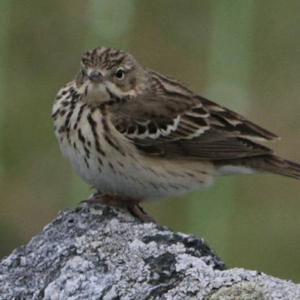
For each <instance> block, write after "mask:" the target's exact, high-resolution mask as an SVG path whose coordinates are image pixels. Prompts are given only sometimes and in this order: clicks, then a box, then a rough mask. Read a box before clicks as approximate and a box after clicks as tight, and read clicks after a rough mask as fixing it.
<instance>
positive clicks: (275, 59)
mask: <svg viewBox="0 0 300 300" xmlns="http://www.w3.org/2000/svg"><path fill="white" fill-rule="evenodd" d="M299 20H300V1H298V0H295V1H279V0H278V1H277V0H276V1H274V0H273V1H271V0H265V1H259V0H256V1H250V0H247V1H246V0H245V1H242V0H218V1H208V0H207V1H203V0H201V1H200V0H199V1H197V0H195V1H192V0H189V1H177V0H176V1H175V0H163V1H158V0H152V1H146V0H143V1H142V0H139V1H130V0H128V1H127V0H126V1H124V0H114V1H111V0H105V1H100V0H99V1H71V0H70V1H60V0H57V1H38V0H35V1H33V0H32V1H17V0H16V1H14V0H3V1H1V2H0V95H1V97H0V188H1V194H0V195H1V198H0V201H1V202H0V203H1V206H0V256H4V255H7V254H8V253H9V252H10V251H12V249H13V248H15V247H16V246H19V245H21V244H23V243H26V242H27V241H28V240H29V239H30V238H31V237H32V236H33V235H34V234H36V233H38V232H39V231H40V230H41V229H42V228H43V226H44V225H45V224H47V223H48V222H49V221H50V220H51V219H53V218H54V217H55V215H56V214H57V212H58V211H59V210H62V209H65V208H67V207H74V206H76V205H77V203H78V202H79V201H80V200H83V199H85V198H86V197H87V196H88V195H89V194H90V193H91V192H92V190H91V189H90V188H89V187H88V186H87V185H86V184H84V183H83V182H82V181H81V180H80V179H79V178H78V177H77V176H76V175H75V174H74V172H73V171H72V170H71V168H70V165H69V163H68V162H67V161H66V160H65V159H63V157H62V155H61V154H60V152H59V149H58V145H57V142H56V140H55V137H54V134H53V130H52V122H51V119H50V113H51V107H52V103H53V99H54V96H55V94H56V92H57V90H58V89H59V88H60V87H61V86H62V85H63V84H64V83H66V82H67V81H69V80H71V79H73V77H74V75H75V72H77V70H78V67H79V59H80V55H81V53H82V52H83V51H85V50H87V49H89V48H94V47H96V46H112V47H116V48H121V49H124V50H127V51H129V52H131V53H132V54H134V55H135V56H136V57H137V58H138V60H139V61H140V62H142V63H143V64H144V65H146V66H148V67H150V68H153V69H156V70H158V71H160V72H163V73H166V74H169V75H171V76H173V77H175V78H178V79H180V80H182V81H183V82H185V83H187V84H188V85H189V86H190V87H191V88H193V89H194V90H195V91H197V92H199V93H200V94H202V95H203V96H206V97H208V98H210V99H212V100H214V101H217V102H218V103H221V104H223V105H226V106H229V107H230V108H232V109H234V110H236V111H238V112H240V113H242V114H244V115H246V116H247V117H249V118H250V119H252V120H253V121H255V122H257V123H259V124H261V125H262V126H265V127H267V128H269V129H271V130H272V131H274V132H275V133H277V134H279V135H280V136H282V137H283V140H282V142H280V143H277V144H274V149H276V151H277V152H278V153H279V154H281V155H284V156H285V157H287V158H289V159H294V160H297V161H300V154H299V148H300V140H299V136H300V120H299V117H300V96H299V95H300V84H299V78H300V38H299V37H300V26H299ZM299 195H300V184H299V181H296V180H292V179H288V178H282V177H279V176H275V175H274V176H273V175H265V176H264V175H260V176H240V177H227V178H223V179H221V180H219V181H218V182H217V185H216V186H214V187H213V188H212V189H209V190H207V191H202V192H198V193H195V194H193V195H189V196H186V197H184V198H182V199H175V200H174V199H172V200H166V201H161V202H157V203H152V204H147V205H146V207H147V210H148V211H150V212H151V214H152V215H153V216H154V217H155V218H156V219H157V220H158V221H159V222H160V223H161V224H164V225H167V226H169V227H171V228H173V229H174V230H180V231H183V232H186V233H194V234H196V235H198V236H202V237H204V238H205V239H206V240H208V242H209V243H210V244H211V246H213V248H214V249H215V250H216V252H217V253H218V254H219V255H220V256H221V257H222V258H223V259H224V260H225V262H226V263H227V265H229V266H238V267H245V268H250V269H257V270H259V271H263V272H267V273H270V274H272V275H275V276H278V277H283V278H287V279H293V280H298V281H299V280H300V263H299V262H300V258H299V253H300V234H299V230H300V218H299V212H300V199H299Z"/></svg>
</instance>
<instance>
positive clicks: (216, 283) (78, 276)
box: [0, 204, 300, 300]
mask: <svg viewBox="0 0 300 300" xmlns="http://www.w3.org/2000/svg"><path fill="white" fill-rule="evenodd" d="M0 299H5V300H9V299H60V300H61V299H72V300H75V299H140V300H142V299H175V300H176V299H211V300H217V299H225V300H227V299H300V285H298V284H294V283H292V282H289V281H284V280H280V279H277V278H274V277H271V276H267V275H265V274H261V273H258V272H256V271H248V270H244V269H226V268H225V266H224V263H223V262H222V261H221V260H220V259H219V258H218V257H217V256H216V255H215V254H214V253H213V252H212V250H211V249H210V248H209V247H208V245H207V244H206V243H205V242H204V241H203V240H201V239H198V238H196V237H193V236H189V235H185V234H181V233H174V232H172V231H170V230H168V229H167V228H164V227H160V226H158V225H155V224H151V223H147V224H141V223H140V222H139V221H138V220H135V219H134V218H133V217H132V216H130V215H129V214H128V213H127V212H126V211H123V210H121V209H113V208H109V207H105V206H101V205H96V206H88V205H87V204H83V205H82V206H80V207H78V208H76V209H72V210H68V211H65V212H62V213H60V214H59V216H58V217H57V218H56V219H55V220H54V221H53V222H52V223H51V224H49V225H47V226H46V227H45V228H44V230H43V232H42V233H41V234H39V235H37V236H36V237H34V238H33V239H32V240H31V241H30V242H29V243H28V244H27V245H25V246H22V247H20V248H18V249H16V250H15V251H13V253H12V254H11V255H9V256H8V257H6V258H4V259H3V260H2V261H1V263H0Z"/></svg>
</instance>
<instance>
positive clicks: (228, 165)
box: [52, 47, 300, 222]
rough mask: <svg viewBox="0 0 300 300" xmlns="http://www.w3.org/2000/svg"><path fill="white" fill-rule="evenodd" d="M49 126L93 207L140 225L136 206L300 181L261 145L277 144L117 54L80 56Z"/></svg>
mask: <svg viewBox="0 0 300 300" xmlns="http://www.w3.org/2000/svg"><path fill="white" fill-rule="evenodd" d="M52 119H53V122H54V131H55V135H56V137H57V139H58V142H59V146H60V149H61V151H62V153H63V154H64V156H66V157H67V158H68V159H69V160H70V162H71V165H72V166H73V168H74V169H75V171H76V173H77V174H78V175H79V176H80V177H81V178H82V179H83V180H84V181H85V182H87V183H88V184H89V185H91V186H92V187H93V188H95V189H96V193H95V194H94V196H93V197H92V198H91V199H90V201H91V202H93V201H95V202H97V201H100V202H101V201H102V203H105V204H108V205H116V206H124V207H127V208H128V209H129V210H130V212H131V213H132V214H133V215H135V216H136V217H138V218H139V219H140V220H142V221H145V222H147V221H149V220H151V217H149V216H148V215H147V213H146V212H145V211H144V210H143V209H142V207H141V206H140V203H141V202H142V201H148V200H155V199H162V198H166V197H177V196H181V195H184V194H186V193H189V192H191V191H195V190H200V189H202V188H205V187H209V186H211V185H212V184H213V183H214V182H215V180H216V178H218V177H220V176H224V175H234V174H255V173H275V174H279V175H283V176H288V177H292V178H296V179H300V164H297V163H295V162H292V161H289V160H286V159H284V158H281V157H279V156H278V155H276V154H274V152H273V150H272V149H271V148H269V147H267V146H266V145H264V144H263V143H264V142H268V141H273V140H277V139H278V136H277V135H275V134H273V133H271V132H270V131H268V130H266V129H264V128H262V127H260V126H259V125H256V124H255V123H253V122H251V121H250V120H248V119H247V118H245V117H243V116H242V115H240V114H238V113H236V112H234V111H232V110H231V109H228V108H226V107H224V106H222V105H219V104H217V103H215V102H213V101H211V100H208V99H206V98H205V97H202V96H200V95H198V94H197V93H195V92H193V91H192V90H191V89H190V88H188V87H187V86H186V85H185V84H183V83H181V82H180V81H178V80H176V79H173V78H171V77H169V76H166V75H162V74H160V73H159V72H156V71H154V70H151V69H148V68H146V67H144V66H143V65H142V64H140V63H139V62H138V61H137V60H136V59H135V58H134V56H133V55H131V54H130V53H128V52H125V51H123V50H118V49H114V48H109V47H97V48H95V49H92V50H89V51H87V52H85V53H84V54H83V55H82V57H81V62H80V70H79V72H78V73H77V74H76V76H75V78H74V80H72V81H70V82H69V83H67V84H66V85H65V86H63V87H62V88H61V89H60V90H59V91H58V93H57V96H56V98H55V101H54V105H53V111H52ZM97 195H98V196H97ZM99 195H100V197H99ZM99 199H101V200H99Z"/></svg>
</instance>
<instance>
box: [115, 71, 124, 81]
mask: <svg viewBox="0 0 300 300" xmlns="http://www.w3.org/2000/svg"><path fill="white" fill-rule="evenodd" d="M115 76H116V77H117V78H118V79H119V80H122V79H123V78H124V77H125V71H124V70H123V69H118V70H117V71H116V73H115Z"/></svg>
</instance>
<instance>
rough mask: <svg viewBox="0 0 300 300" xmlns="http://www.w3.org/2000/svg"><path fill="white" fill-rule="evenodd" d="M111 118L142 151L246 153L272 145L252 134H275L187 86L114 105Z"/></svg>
mask: <svg viewBox="0 0 300 300" xmlns="http://www.w3.org/2000/svg"><path fill="white" fill-rule="evenodd" d="M112 122H113V124H114V126H115V127H116V128H117V130H118V131H119V132H121V133H122V134H123V135H124V136H126V137H127V138H128V139H129V140H131V141H132V143H134V144H135V146H136V147H137V148H138V149H139V150H140V151H142V152H146V153H147V154H148V155H162V156H165V157H169V158H183V157H184V158H189V159H197V160H199V159H200V160H223V159H233V158H241V157H251V156H257V155H262V154H267V153H271V152H272V151H271V150H270V149H269V148H267V147H265V146H262V145H260V144H257V143H256V142H255V141H256V140H261V141H268V140H274V139H276V138H277V136H276V135H274V134H272V133H271V132H269V131H267V130H265V129H263V128H261V127H259V126H257V125H255V124H254V123H252V122H250V121H248V120H247V119H245V118H244V117H242V116H240V115H238V114H237V113H235V112H233V111H231V110H229V109H226V108H224V107H221V106H219V105H218V104H216V103H214V102H212V101H209V100H207V99H205V98H203V97H200V96H197V95H194V94H192V92H190V91H189V90H187V89H181V90H180V89H179V88H177V90H176V91H175V92H174V90H173V89H172V91H171V90H169V91H168V90H166V88H165V87H164V90H163V91H161V93H156V94H153V95H147V96H145V95H143V97H141V98H138V97H137V98H135V99H132V100H129V101H128V102H126V103H123V104H120V106H119V107H117V108H116V107H115V109H114V111H113V114H112Z"/></svg>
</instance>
